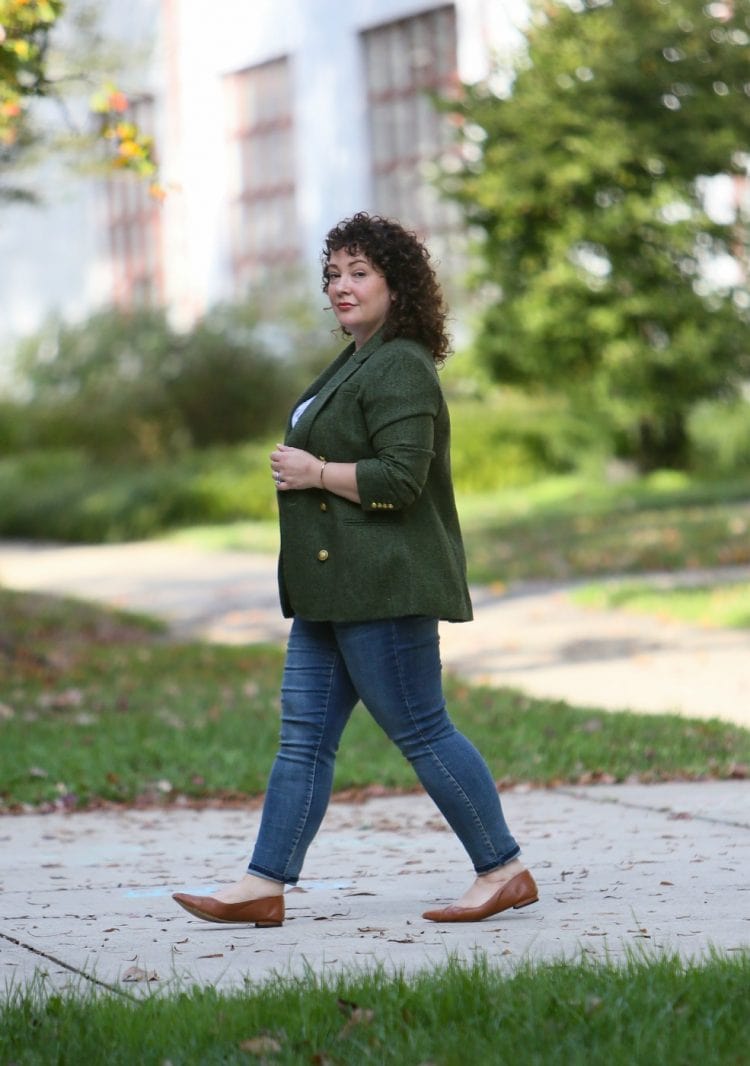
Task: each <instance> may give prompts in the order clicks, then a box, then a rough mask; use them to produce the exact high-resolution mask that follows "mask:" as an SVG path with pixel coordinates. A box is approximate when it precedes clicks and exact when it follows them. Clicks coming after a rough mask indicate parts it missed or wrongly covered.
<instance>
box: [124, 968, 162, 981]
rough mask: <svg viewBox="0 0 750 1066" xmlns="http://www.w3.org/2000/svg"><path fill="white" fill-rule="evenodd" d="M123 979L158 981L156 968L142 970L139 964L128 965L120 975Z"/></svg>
mask: <svg viewBox="0 0 750 1066" xmlns="http://www.w3.org/2000/svg"><path fill="white" fill-rule="evenodd" d="M122 980H123V981H158V980H159V975H158V973H157V972H156V970H142V969H141V968H140V966H130V967H128V969H127V970H126V971H125V973H124V974H123V975H122Z"/></svg>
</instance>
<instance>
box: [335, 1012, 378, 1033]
mask: <svg viewBox="0 0 750 1066" xmlns="http://www.w3.org/2000/svg"><path fill="white" fill-rule="evenodd" d="M374 1017H375V1011H374V1010H370V1009H369V1008H368V1007H355V1008H354V1010H353V1011H352V1012H351V1014H350V1015H349V1019H348V1021H347V1022H346V1024H345V1025H344V1026H343V1027H342V1029H341V1032H340V1033H339V1040H342V1039H343V1038H344V1037H345V1036H348V1035H349V1033H350V1032H351V1031H352V1029H356V1028H357V1026H358V1025H369V1024H370V1022H372V1020H373V1019H374Z"/></svg>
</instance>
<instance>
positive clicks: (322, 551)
mask: <svg viewBox="0 0 750 1066" xmlns="http://www.w3.org/2000/svg"><path fill="white" fill-rule="evenodd" d="M318 558H319V559H320V561H321V563H324V562H325V561H326V559H327V558H328V552H327V551H326V550H325V548H321V549H320V551H319V552H318Z"/></svg>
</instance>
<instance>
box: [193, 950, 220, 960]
mask: <svg viewBox="0 0 750 1066" xmlns="http://www.w3.org/2000/svg"><path fill="white" fill-rule="evenodd" d="M198 958H199V959H223V958H224V952H223V951H216V952H214V954H213V955H199V956H198Z"/></svg>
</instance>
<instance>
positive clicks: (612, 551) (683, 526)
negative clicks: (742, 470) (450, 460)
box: [459, 472, 750, 583]
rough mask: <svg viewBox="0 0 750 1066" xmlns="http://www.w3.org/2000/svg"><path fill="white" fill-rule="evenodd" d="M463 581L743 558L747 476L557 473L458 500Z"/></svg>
mask: <svg viewBox="0 0 750 1066" xmlns="http://www.w3.org/2000/svg"><path fill="white" fill-rule="evenodd" d="M459 510H460V512H461V517H462V524H463V530H464V537H465V540H466V550H467V556H468V560H469V572H470V577H471V578H472V580H474V581H477V582H485V583H491V582H495V581H500V582H504V581H514V580H522V579H529V578H545V579H557V580H567V579H570V578H577V577H580V576H586V575H596V574H604V573H628V574H630V573H633V574H637V573H645V572H649V571H656V570H694V569H698V568H703V567H713V566H729V565H736V564H744V563H748V562H750V480H748V479H747V478H745V479H734V480H732V481H726V482H717V481H700V480H696V479H690V478H689V477H687V475H684V474H677V473H668V472H661V473H658V474H654V475H651V476H650V477H646V478H640V479H638V480H635V481H632V482H627V483H625V484H620V485H609V484H606V483H605V482H604V481H600V480H595V479H592V478H584V477H574V476H570V477H557V478H550V479H548V480H545V481H540V482H537V483H536V484H534V485H532V486H529V487H527V488H526V489H523V490H521V489H517V490H512V491H511V490H508V491H505V492H503V493H495V494H491V495H487V496H474V497H469V498H464V499H460V500H459Z"/></svg>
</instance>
